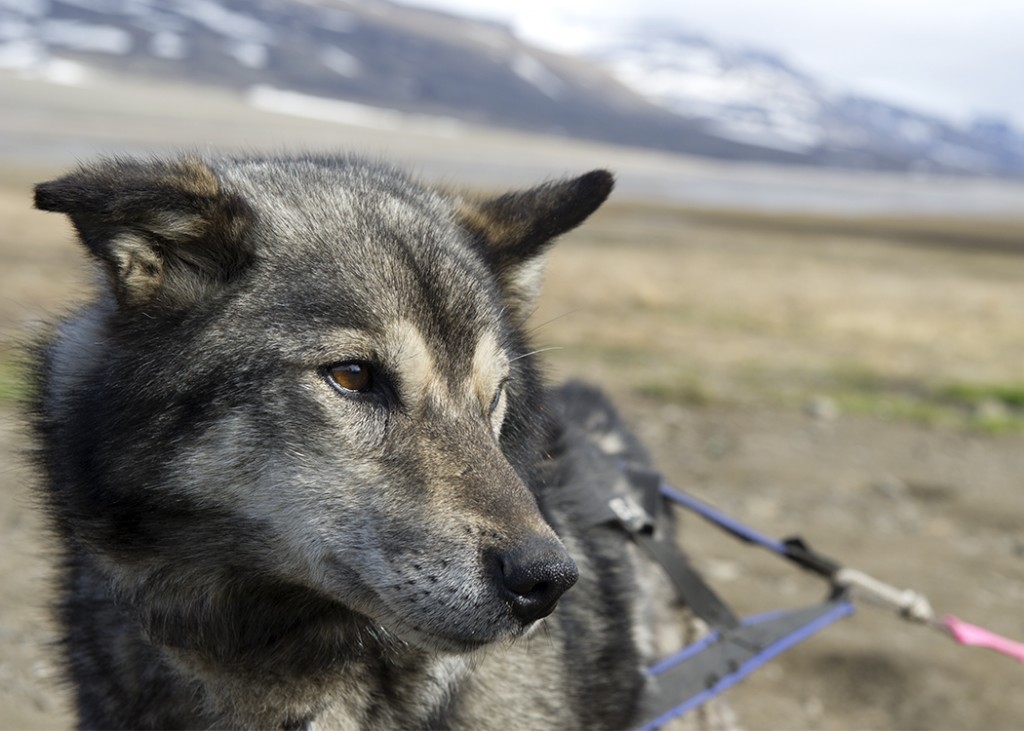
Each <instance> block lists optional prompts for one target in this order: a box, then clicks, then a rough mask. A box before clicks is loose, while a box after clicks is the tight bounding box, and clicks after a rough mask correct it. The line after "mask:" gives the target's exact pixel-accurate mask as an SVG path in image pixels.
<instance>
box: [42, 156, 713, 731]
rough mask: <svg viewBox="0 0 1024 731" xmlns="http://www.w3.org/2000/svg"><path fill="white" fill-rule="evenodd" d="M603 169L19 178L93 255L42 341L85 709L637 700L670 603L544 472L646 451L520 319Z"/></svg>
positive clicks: (124, 724) (104, 719)
mask: <svg viewBox="0 0 1024 731" xmlns="http://www.w3.org/2000/svg"><path fill="white" fill-rule="evenodd" d="M610 189H611V177H610V175H608V174H607V173H604V172H601V171H597V172H595V173H590V174H588V175H586V176H583V177H581V178H577V179H575V180H569V181H563V182H560V183H549V184H547V185H543V186H539V187H538V188H535V189H533V190H530V191H524V192H522V193H517V194H514V195H509V196H503V197H501V198H497V199H493V200H490V201H482V202H473V201H466V200H461V199H456V198H453V197H451V196H449V195H445V194H441V193H439V192H436V191H434V190H432V189H429V188H425V187H422V186H420V185H418V184H416V183H415V182H413V181H411V180H410V179H409V178H407V177H406V176H404V175H403V174H401V173H399V172H396V171H394V170H392V169H390V168H388V167H385V166H382V165H376V164H370V163H366V162H363V161H360V160H357V159H350V158H334V157H307V158H298V159H270V158H268V159H211V160H200V159H196V158H182V159H178V160H150V161H144V160H130V159H114V160H105V161H101V162H99V163H97V164H95V165H92V166H87V167H84V168H82V169H80V170H78V171H75V172H73V173H71V174H69V175H67V176H65V177H63V178H60V179H58V180H55V181H52V182H50V183H44V184H41V185H40V186H38V187H37V191H36V202H37V205H38V206H39V207H40V208H43V209H46V210H53V211H58V212H63V213H66V214H68V215H69V216H70V218H71V220H72V221H73V223H74V225H75V227H76V229H77V231H78V233H79V236H80V238H81V240H82V242H83V244H84V245H85V246H86V247H87V248H88V249H89V251H90V253H91V254H92V255H93V257H94V259H95V260H96V262H97V264H98V265H99V267H100V268H101V270H102V271H103V272H104V273H105V276H106V278H107V283H108V284H107V286H106V287H105V288H103V290H102V291H101V292H100V294H99V296H98V298H97V300H96V301H95V302H94V303H92V304H91V305H89V306H88V307H86V308H84V309H82V310H81V311H80V312H78V313H77V314H76V315H74V316H73V317H71V318H69V319H67V320H66V321H64V322H62V323H60V324H59V325H58V326H57V327H56V329H55V332H54V334H53V336H52V337H51V338H49V339H48V340H47V342H46V343H44V344H43V345H42V346H41V347H40V349H39V368H38V371H37V380H38V384H37V385H38V388H37V390H36V393H37V394H38V401H37V403H36V404H35V416H36V431H37V437H38V439H37V442H38V462H39V464H40V466H41V469H42V471H43V473H44V476H45V482H44V492H43V496H44V499H45V503H46V505H47V506H48V509H49V512H50V516H51V518H52V524H53V526H54V528H55V531H56V533H57V534H58V536H59V537H60V540H61V546H62V547H63V555H64V571H63V579H62V581H63V584H62V600H61V603H60V607H59V616H60V620H61V622H62V624H63V627H64V631H65V639H64V652H65V656H66V666H67V674H68V679H69V681H70V682H71V684H72V687H73V688H74V692H75V698H76V707H77V711H78V717H79V724H80V726H81V727H82V728H228V727H232V728H276V729H289V728H304V727H314V728H324V729H334V728H351V729H391V728H433V727H450V728H474V729H477V728H494V729H510V728H524V729H540V728H560V729H564V728H584V727H586V728H601V727H607V728H622V727H626V726H628V725H629V724H630V723H632V722H635V721H636V720H637V719H636V718H635V717H634V715H635V712H636V704H637V700H638V698H639V696H640V694H641V692H642V690H643V687H644V682H645V680H644V676H643V674H642V672H641V669H642V667H643V666H644V665H645V664H647V663H649V662H650V661H651V660H653V659H655V657H656V656H657V655H660V654H664V653H665V652H666V651H668V650H670V649H675V647H674V646H673V643H674V642H676V641H677V640H679V639H681V633H680V632H676V636H673V637H670V638H669V639H668V640H667V641H659V640H658V633H657V632H655V631H654V630H655V629H656V628H655V627H654V626H653V625H655V624H658V623H662V624H664V621H665V616H667V614H669V613H672V614H674V613H676V611H677V610H673V609H671V608H669V607H668V604H667V602H666V601H663V597H662V596H661V593H662V589H659V588H658V587H657V584H658V579H657V576H656V574H655V573H652V570H651V568H650V567H649V566H646V565H645V564H644V563H643V562H642V561H641V560H640V558H639V557H638V556H637V555H636V554H635V552H634V551H633V550H632V548H631V547H630V546H628V545H627V542H626V541H625V540H623V537H622V536H621V535H620V534H619V533H618V532H617V531H615V530H614V529H612V528H594V529H590V530H582V529H580V528H579V527H578V526H576V525H575V524H574V522H573V515H572V509H571V506H569V505H567V504H565V501H560V499H559V495H560V492H559V491H560V489H562V488H564V487H565V486H566V485H569V484H570V483H572V482H574V481H580V480H590V479H595V478H599V479H609V475H612V474H614V473H615V469H616V468H615V463H614V459H615V455H611V454H609V453H608V452H609V451H610V450H609V449H607V448H605V449H602V448H600V447H599V446H596V445H598V444H604V445H605V447H607V445H609V444H616V445H621V446H622V448H623V449H626V450H629V454H628V455H627V456H630V457H631V458H633V459H635V460H643V459H645V456H644V455H643V454H642V450H641V449H640V448H639V446H638V445H637V444H636V443H635V439H634V438H633V437H632V436H631V435H630V434H629V433H628V432H627V431H625V430H624V428H623V427H622V426H621V424H619V423H618V421H617V418H616V417H615V415H614V412H613V411H612V410H611V408H610V406H608V405H607V403H606V402H605V401H604V400H603V398H602V397H600V395H599V394H597V393H596V392H594V391H592V390H589V389H586V388H582V387H578V386H574V387H570V388H566V389H562V390H557V391H550V390H547V389H545V388H544V387H543V385H542V383H541V380H540V378H539V376H538V372H537V365H536V363H535V362H534V358H533V356H530V355H525V354H527V353H529V352H530V351H531V348H530V346H529V344H528V343H527V342H526V339H525V336H524V334H523V332H522V329H521V326H522V323H523V321H524V320H525V318H526V316H527V315H528V313H529V310H530V309H531V307H532V298H533V296H534V295H535V292H536V289H537V285H538V280H537V277H538V276H539V271H540V267H539V266H538V262H539V261H540V257H542V256H543V254H544V252H545V251H546V249H547V247H548V245H549V244H550V242H551V241H552V240H553V239H554V238H555V237H557V236H558V235H559V234H561V233H564V232H565V231H566V230H568V229H570V228H572V227H574V226H576V225H578V224H579V223H580V222H581V221H582V220H583V219H584V218H586V216H588V215H589V214H590V213H591V212H592V211H593V210H594V209H595V208H596V207H597V206H598V205H600V203H601V202H602V201H603V200H604V198H605V197H606V196H607V194H608V192H609V191H610ZM339 363H346V364H351V363H356V364H357V367H358V368H369V369H371V370H370V372H371V373H372V375H373V379H372V381H371V383H372V388H369V387H368V388H366V389H365V390H352V389H349V390H345V389H343V388H340V387H336V386H335V385H332V381H331V378H332V375H331V374H332V373H333V371H332V370H331V369H332V366H335V365H336V364H339ZM358 364H361V365H358ZM588 424H589V425H590V426H589V427H588ZM594 425H598V426H597V427H595V426H594ZM598 427H599V428H598ZM588 428H589V429H590V432H591V434H590V436H589V437H588V433H587V430H588ZM602 430H603V431H602ZM609 435H611V436H613V437H614V438H609ZM611 451H614V450H611ZM573 583H575V586H572V588H569V587H570V586H571V585H572V584H573ZM563 592H564V593H563ZM559 597H560V599H559ZM556 600H557V601H558V608H557V610H554V611H552V609H553V606H554V602H555V601H556ZM652 602H655V603H652ZM656 607H663V608H664V610H661V609H657V608H656ZM676 619H679V617H676ZM687 621H689V620H686V618H683V620H682V621H679V622H677V623H676V624H675V625H674V626H676V627H678V628H682V627H685V626H689V627H691V628H692V627H693V624H692V621H689V624H688V625H687ZM666 626H667V625H666Z"/></svg>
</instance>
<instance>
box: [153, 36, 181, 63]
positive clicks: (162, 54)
mask: <svg viewBox="0 0 1024 731" xmlns="http://www.w3.org/2000/svg"><path fill="white" fill-rule="evenodd" d="M149 52H150V53H152V54H153V55H154V56H156V57H157V58H168V59H175V60H176V59H179V58H185V56H187V55H188V42H187V41H186V40H185V37H184V36H182V35H181V34H180V33H172V32H171V31H169V30H162V31H160V32H159V33H154V34H153V37H152V38H150V39H149Z"/></svg>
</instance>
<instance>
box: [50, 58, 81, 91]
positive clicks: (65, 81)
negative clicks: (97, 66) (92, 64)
mask: <svg viewBox="0 0 1024 731" xmlns="http://www.w3.org/2000/svg"><path fill="white" fill-rule="evenodd" d="M42 71H43V73H42V75H43V78H44V79H46V80H47V81H49V82H50V83H51V84H60V85H62V86H81V85H82V84H83V83H85V81H87V80H88V78H89V69H88V67H87V66H83V65H82V64H80V63H75V62H74V61H68V60H67V59H64V58H53V59H50V61H49V63H47V64H46V65H45V66H44V67H43V70H42Z"/></svg>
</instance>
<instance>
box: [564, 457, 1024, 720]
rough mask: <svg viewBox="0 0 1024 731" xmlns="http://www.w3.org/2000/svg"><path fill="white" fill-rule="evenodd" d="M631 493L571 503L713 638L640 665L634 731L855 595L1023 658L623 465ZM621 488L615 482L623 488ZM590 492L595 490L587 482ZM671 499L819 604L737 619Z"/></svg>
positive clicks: (790, 642)
mask: <svg viewBox="0 0 1024 731" xmlns="http://www.w3.org/2000/svg"><path fill="white" fill-rule="evenodd" d="M620 467H621V472H622V476H623V478H624V481H625V482H626V483H627V485H628V489H626V490H622V489H621V488H620V489H619V490H613V489H611V488H610V486H608V485H606V486H605V487H606V488H607V489H605V490H604V491H603V492H602V490H601V489H597V490H587V491H584V490H580V491H578V492H577V493H576V494H575V495H574V496H573V497H574V501H575V502H576V503H577V505H576V507H577V509H578V513H577V514H578V517H579V518H580V519H581V522H582V524H583V525H584V526H585V527H591V526H598V525H613V526H617V527H618V528H620V529H621V530H622V531H624V532H625V534H626V535H628V537H629V538H630V539H631V540H632V541H633V542H634V543H635V544H636V545H637V546H638V547H640V548H641V549H642V550H643V551H645V552H646V553H647V554H649V555H650V556H651V557H652V558H653V559H654V560H655V561H656V562H657V563H658V564H659V565H660V566H661V567H662V569H663V570H664V571H665V574H666V576H667V577H668V579H669V580H670V582H671V584H672V586H673V589H674V591H675V596H676V599H677V600H678V601H680V602H682V603H684V604H685V605H687V606H688V607H689V608H690V609H691V610H692V611H693V613H694V614H696V615H697V616H698V617H699V618H700V619H702V620H703V621H704V622H706V623H707V624H708V626H709V628H710V632H709V633H708V634H707V635H706V636H705V637H704V638H702V639H700V640H698V641H697V642H695V643H693V644H691V645H689V646H687V647H684V648H683V649H681V650H679V651H678V652H676V653H674V654H672V655H670V656H668V657H666V658H664V659H662V660H660V661H659V662H657V663H656V664H654V665H652V666H651V667H649V668H647V669H646V674H647V676H648V683H647V690H646V692H645V695H644V696H643V698H642V699H641V713H640V717H641V718H643V719H646V720H645V721H644V722H643V724H642V725H640V726H638V727H637V729H638V731H653V730H654V729H658V728H661V727H662V726H664V725H665V724H666V723H668V722H669V721H671V720H672V719H674V718H676V717H678V716H681V715H683V714H684V713H686V712H688V711H690V710H693V709H695V708H697V707H698V706H700V705H702V704H704V703H706V702H707V701H709V700H711V699H712V698H714V697H715V696H717V695H719V694H720V693H722V692H724V691H725V690H727V689H728V688H730V687H732V686H733V685H735V684H737V683H738V682H740V681H741V680H743V679H744V678H745V677H747V676H748V675H750V674H751V673H752V672H754V671H755V670H757V669H758V668H760V667H761V666H763V665H764V664H766V663H767V662H769V661H771V660H772V659H773V658H775V657H776V656H778V655H779V654H781V653H783V652H785V651H786V650H788V649H790V648H791V647H793V646H794V645H796V644H798V643H799V642H802V641H803V640H806V639H808V638H809V637H811V636H813V635H815V634H816V633H818V632H820V631H821V630H823V629H825V628H826V627H829V626H830V625H832V624H834V623H835V622H837V621H839V620H840V619H843V618H845V617H848V616H850V615H851V614H853V613H854V610H855V607H854V604H853V602H852V601H851V596H852V593H853V590H854V589H856V590H857V591H858V593H863V594H865V595H866V597H869V598H873V599H875V600H876V601H877V602H881V603H884V604H887V605H890V606H892V607H894V608H895V609H897V610H898V612H899V614H900V616H902V617H903V618H904V619H908V620H911V621H915V622H919V623H923V624H928V625H931V626H933V627H936V628H937V629H940V630H942V631H943V632H944V633H945V634H947V635H949V636H951V637H952V638H953V639H954V640H956V641H957V642H959V643H960V644H974V645H981V646H985V647H989V648H990V649H994V650H996V651H998V652H1001V653H1003V654H1007V655H1010V656H1011V657H1014V658H1016V659H1017V660H1020V661H1021V662H1024V644H1021V643H1016V642H1012V641H1011V640H1007V639H1006V638H1003V637H1000V636H998V635H995V634H993V633H991V632H988V631H987V630H983V629H981V628H980V627H975V626H973V625H969V624H966V623H964V622H961V621H960V620H958V619H956V618H955V617H946V618H945V619H944V620H942V621H941V622H940V621H937V620H936V619H935V614H934V612H933V611H932V608H931V606H930V605H929V603H928V600H927V599H926V598H925V597H923V596H922V595H920V594H918V593H916V592H913V591H910V590H905V589H902V590H901V589H897V588H896V587H893V586H890V585H888V584H885V583H883V582H881V581H878V580H877V579H874V578H872V577H871V576H868V575H867V574H864V573H862V572H860V571H856V570H854V569H849V568H845V567H843V566H842V565H840V564H839V563H838V562H837V561H835V560H834V559H831V558H829V557H827V556H824V555H822V554H821V553H818V552H817V551H815V550H813V549H812V548H811V547H810V546H809V545H808V544H807V543H806V542H805V541H804V540H802V539H801V538H798V537H794V538H788V539H785V540H781V541H779V540H775V539H773V538H770V537H768V536H765V535H763V534H761V533H759V532H757V531H756V530H754V529H753V528H750V527H749V526H747V525H744V524H743V523H741V522H739V521H737V520H735V519H734V518H731V517H729V516H728V515H725V514H724V513H722V512H721V511H718V510H716V509H715V508H712V507H711V506H709V505H707V504H706V503H704V502H702V501H700V500H698V499H696V498H694V497H693V496H691V495H688V494H687V493H685V492H683V491H681V490H678V489H676V488H674V487H671V486H669V485H667V484H665V483H664V482H663V481H662V478H661V475H659V474H658V473H656V472H653V471H650V470H648V469H643V468H636V467H633V466H631V465H625V464H623V465H620ZM620 485H621V483H620ZM591 487H594V486H593V485H591ZM669 503H673V504H676V505H679V506H681V507H684V508H687V509H688V510H690V511H692V512H695V513H697V514H698V515H700V516H701V517H702V518H704V519H705V520H707V521H709V522H711V523H712V524H714V525H716V526H717V527H719V528H721V529H722V530H724V531H726V532H727V533H730V534H731V535H733V536H734V537H735V538H738V539H739V540H741V541H744V542H746V543H749V544H752V545H756V546H759V547H761V548H764V549H766V550H768V551H771V552H772V553H774V554H776V555H778V556H780V557H781V558H784V559H786V560H788V561H790V562H791V563H794V564H796V565H797V566H799V567H800V568H802V569H804V570H806V571H809V572H811V573H813V574H815V575H817V576H819V577H820V578H822V579H824V580H825V581H826V582H827V583H828V590H827V592H826V597H825V599H824V600H823V601H822V602H820V603H818V604H816V605H813V606H810V607H804V608H800V609H792V610H781V611H772V612H767V613H764V614H758V615H755V616H751V617H747V618H739V617H737V616H736V615H735V613H734V612H733V611H732V610H731V609H730V608H729V606H728V605H727V604H726V603H725V602H724V601H722V599H721V598H720V597H719V596H718V595H717V594H716V593H715V591H714V590H713V589H712V588H711V587H710V586H709V585H708V584H707V583H706V582H705V581H704V579H703V578H702V577H701V576H700V574H699V573H698V572H697V571H696V569H694V567H693V566H692V565H691V563H690V562H689V561H688V560H687V558H686V556H685V555H684V554H683V553H682V551H681V550H680V549H679V548H678V546H677V544H676V542H675V540H674V539H673V532H674V530H673V524H672V521H671V518H670V516H669V513H668V506H669Z"/></svg>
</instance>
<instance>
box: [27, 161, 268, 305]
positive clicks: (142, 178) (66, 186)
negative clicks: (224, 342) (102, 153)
mask: <svg viewBox="0 0 1024 731" xmlns="http://www.w3.org/2000/svg"><path fill="white" fill-rule="evenodd" d="M35 204H36V208H39V209H41V210H44V211H56V212H58V213H66V214H68V216H69V217H70V218H71V221H72V222H73V223H74V226H75V228H76V229H77V231H78V235H79V238H81V240H82V243H83V244H85V246H86V248H87V249H88V250H89V252H90V253H91V254H92V255H93V256H94V257H96V258H97V259H98V260H99V261H100V262H101V263H102V264H103V265H104V267H105V268H106V269H107V271H108V273H109V275H110V280H111V284H112V287H113V291H114V294H115V296H116V297H117V300H118V303H119V304H120V305H121V307H123V308H126V309H127V308H135V307H139V306H141V305H144V304H146V303H148V302H151V301H153V300H154V298H156V297H158V296H160V298H161V300H162V301H165V302H170V303H175V304H185V303H188V302H191V301H195V300H196V299H198V298H199V297H201V296H202V295H203V294H204V293H205V292H207V291H208V290H209V289H210V287H211V286H212V285H216V284H218V283H221V282H226V281H229V280H231V279H232V278H233V277H235V276H236V275H237V274H238V273H239V272H241V271H242V270H243V269H244V268H245V266H246V265H247V264H248V262H249V261H250V260H251V258H252V254H251V250H250V249H249V248H248V246H247V245H246V232H247V229H248V224H249V222H250V221H251V220H252V214H251V211H250V209H249V207H248V206H247V205H246V204H245V202H244V201H242V200H241V199H239V198H238V197H236V196H233V195H229V194H225V193H224V192H222V190H221V186H220V183H219V182H218V180H217V177H216V175H214V173H213V171H212V170H211V169H210V168H209V167H208V166H207V165H206V164H204V163H203V162H201V161H200V160H198V159H194V158H184V159H181V160H175V161H159V160H151V161H142V160H132V159H110V160H105V161H103V162H100V163H99V164H96V165H92V166H87V167H82V168H80V169H79V170H77V171H75V172H73V173H70V174H68V175H65V176H64V177H62V178H58V179H57V180H52V181H50V182H48V183H40V184H39V185H37V186H36V188H35Z"/></svg>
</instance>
